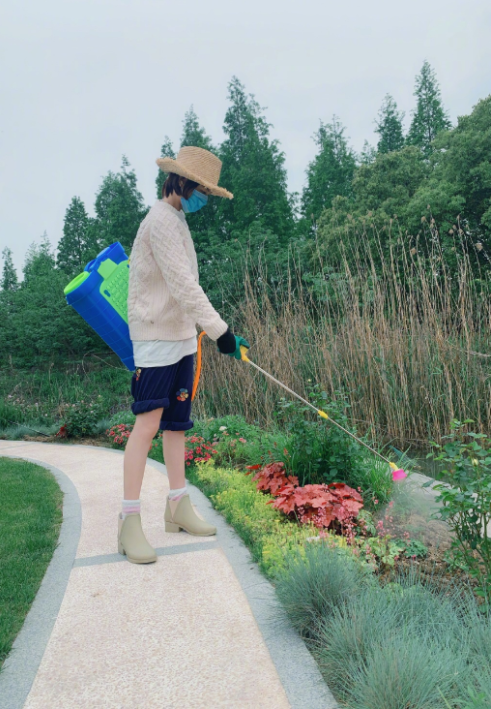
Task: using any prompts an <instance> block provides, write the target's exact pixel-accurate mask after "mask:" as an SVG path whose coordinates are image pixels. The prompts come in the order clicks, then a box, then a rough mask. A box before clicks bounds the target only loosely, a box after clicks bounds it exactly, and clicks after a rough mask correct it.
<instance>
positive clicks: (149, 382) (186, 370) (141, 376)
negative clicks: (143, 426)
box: [131, 354, 194, 431]
mask: <svg viewBox="0 0 491 709" xmlns="http://www.w3.org/2000/svg"><path fill="white" fill-rule="evenodd" d="M193 381H194V355H192V354H191V355H188V356H187V357H183V358H182V359H181V360H180V361H179V362H176V364H170V365H168V366H166V367H145V368H143V367H142V368H138V369H137V370H136V371H135V373H134V374H133V379H132V380H131V395H132V397H133V399H134V400H135V401H134V403H133V404H132V405H131V410H132V411H133V413H134V414H135V415H137V414H144V413H145V412H147V411H155V409H162V408H163V409H164V411H163V414H162V419H161V421H160V430H161V431H188V430H189V429H190V428H192V427H193V422H192V421H191V420H190V416H191V392H192V391H193Z"/></svg>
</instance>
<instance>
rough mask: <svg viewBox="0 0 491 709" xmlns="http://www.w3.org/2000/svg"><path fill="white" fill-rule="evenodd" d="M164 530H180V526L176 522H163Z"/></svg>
mask: <svg viewBox="0 0 491 709" xmlns="http://www.w3.org/2000/svg"><path fill="white" fill-rule="evenodd" d="M165 531H166V532H180V531H181V528H180V526H179V525H178V524H174V523H173V522H166V523H165Z"/></svg>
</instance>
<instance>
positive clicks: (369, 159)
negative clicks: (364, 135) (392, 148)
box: [359, 140, 377, 165]
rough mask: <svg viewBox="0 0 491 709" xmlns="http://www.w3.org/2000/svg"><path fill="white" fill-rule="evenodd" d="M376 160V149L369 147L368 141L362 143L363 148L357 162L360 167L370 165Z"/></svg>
mask: <svg viewBox="0 0 491 709" xmlns="http://www.w3.org/2000/svg"><path fill="white" fill-rule="evenodd" d="M376 158H377V149H376V148H374V147H373V145H370V143H369V142H368V140H365V142H364V143H363V148H362V149H361V153H360V156H359V161H360V163H361V164H362V165H371V164H372V163H374V162H375V160H376Z"/></svg>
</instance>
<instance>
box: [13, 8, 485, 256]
mask: <svg viewBox="0 0 491 709" xmlns="http://www.w3.org/2000/svg"><path fill="white" fill-rule="evenodd" d="M490 37H491V2H490V1H489V0H412V2H407V1H406V2H400V1H399V2H397V1H396V0H371V1H370V2H367V0H343V1H342V2H332V0H331V1H329V0H302V1H301V2H298V0H297V1H294V0H287V1H286V2H285V0H281V1H280V0H245V1H244V0H242V1H241V2H238V1H237V0H235V1H232V2H231V0H209V1H208V2H206V1H205V0H199V1H198V0H179V2H170V1H169V0H16V1H14V0H4V1H3V2H2V3H1V6H0V68H1V71H0V250H1V249H3V247H4V246H6V245H7V246H10V247H11V248H12V250H13V252H14V258H15V263H16V265H17V267H18V268H19V269H20V267H21V266H22V263H23V261H24V255H25V252H26V249H27V247H28V246H29V244H30V243H32V242H33V241H36V240H38V239H39V238H40V236H41V235H42V234H43V232H44V231H46V232H47V233H48V236H49V238H50V240H51V242H52V243H53V244H54V245H56V243H57V242H58V240H59V238H60V236H61V234H62V228H63V217H64V214H65V210H66V208H67V206H68V204H69V202H70V200H71V198H72V197H73V196H74V195H78V196H80V197H81V198H82V200H83V201H84V202H85V205H86V207H87V209H88V211H89V212H90V213H91V214H93V202H94V195H95V193H96V191H97V189H98V187H99V185H100V183H101V180H102V178H103V176H104V175H105V174H106V173H107V172H108V171H109V170H113V171H117V170H118V169H119V166H120V164H121V156H122V154H123V153H124V154H126V155H127V156H128V159H129V160H130V162H131V164H132V165H133V167H134V168H135V170H136V174H137V177H138V184H139V188H140V191H141V192H142V194H143V196H144V198H145V202H146V203H147V204H151V203H153V201H154V199H155V184H154V183H155V175H156V170H157V168H156V165H155V159H156V158H157V157H158V155H159V151H160V146H161V145H162V142H163V140H164V136H165V135H166V134H168V135H169V136H170V137H171V139H172V140H173V141H174V143H175V145H176V147H177V144H178V140H179V137H180V134H181V125H182V119H183V116H184V113H185V112H186V110H187V109H188V108H189V107H190V105H191V104H193V105H194V108H195V111H196V112H197V114H198V116H199V119H200V122H201V123H202V124H203V125H204V126H205V128H206V130H207V131H208V133H210V135H211V136H212V138H213V140H214V141H215V142H216V143H218V142H220V141H221V140H222V138H223V133H222V123H223V117H224V115H225V111H226V109H227V84H228V82H229V81H230V79H231V77H232V76H233V75H236V76H238V77H239V78H240V80H241V81H242V82H243V83H244V84H245V86H246V89H247V91H248V92H249V93H253V94H255V96H256V98H257V100H258V101H259V103H260V105H261V106H264V107H265V108H266V116H267V118H268V120H269V121H270V122H271V123H272V124H273V126H274V127H273V129H272V136H273V137H275V138H278V139H279V140H280V142H281V146H282V148H283V150H284V151H285V153H286V167H287V169H288V176H289V185H290V188H291V189H292V190H301V189H302V187H303V184H304V177H305V168H306V166H307V163H308V162H309V160H311V159H312V157H313V156H314V154H315V146H314V143H313V142H312V134H313V133H314V131H315V130H316V128H317V127H318V123H319V119H322V120H323V121H328V120H330V118H331V117H332V115H333V114H334V113H335V114H337V115H338V116H339V117H340V119H341V121H342V122H343V124H344V125H345V126H346V128H347V135H348V136H349V138H350V140H351V143H352V145H353V146H354V148H355V149H356V150H361V148H362V146H363V142H364V140H365V139H368V140H369V141H370V142H372V143H376V135H375V134H374V132H373V129H374V118H375V116H376V115H377V112H378V110H379V107H380V105H381V103H382V100H383V98H384V95H385V94H386V93H388V92H389V93H391V94H392V95H393V96H394V98H395V99H396V101H397V103H398V105H399V108H400V109H401V110H403V111H405V113H406V121H405V122H406V126H407V125H408V123H409V120H410V113H411V110H412V108H413V107H414V98H413V90H414V78H415V75H416V74H417V73H418V72H419V70H420V69H421V65H422V64H423V61H424V60H425V59H427V60H428V61H429V62H430V64H431V65H432V66H433V67H434V69H435V70H436V72H437V75H438V79H439V81H440V84H441V89H442V96H443V100H444V104H445V107H446V108H447V110H448V112H449V114H450V117H451V119H452V122H455V121H456V118H457V116H459V115H463V114H466V113H469V112H470V111H471V109H472V106H473V105H475V103H476V102H477V101H478V100H479V99H480V98H484V97H485V96H487V95H489V93H490V92H491V41H490ZM224 186H225V187H226V186H227V185H224Z"/></svg>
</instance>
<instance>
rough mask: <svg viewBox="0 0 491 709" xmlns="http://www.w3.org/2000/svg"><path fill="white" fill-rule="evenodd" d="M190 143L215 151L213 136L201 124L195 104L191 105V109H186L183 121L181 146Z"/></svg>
mask: <svg viewBox="0 0 491 709" xmlns="http://www.w3.org/2000/svg"><path fill="white" fill-rule="evenodd" d="M190 145H193V146H195V147H197V148H204V149H205V150H211V152H213V143H212V142H211V138H210V136H209V135H208V134H207V133H206V131H205V129H204V128H202V127H201V126H200V124H199V121H198V116H197V115H196V113H195V111H194V107H193V106H191V108H190V109H189V111H186V114H185V116H184V120H183V122H182V136H181V148H183V147H185V146H190Z"/></svg>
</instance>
